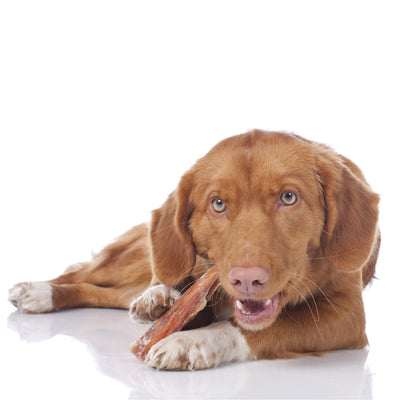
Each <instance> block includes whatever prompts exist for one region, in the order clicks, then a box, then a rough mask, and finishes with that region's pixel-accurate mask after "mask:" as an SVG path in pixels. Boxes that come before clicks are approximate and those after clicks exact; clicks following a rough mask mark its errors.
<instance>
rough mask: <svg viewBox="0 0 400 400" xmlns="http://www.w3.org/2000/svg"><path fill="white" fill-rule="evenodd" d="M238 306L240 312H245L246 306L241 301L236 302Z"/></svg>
mask: <svg viewBox="0 0 400 400" xmlns="http://www.w3.org/2000/svg"><path fill="white" fill-rule="evenodd" d="M236 306H237V308H238V309H239V310H241V311H243V310H244V304H243V303H242V302H241V301H240V300H236Z"/></svg>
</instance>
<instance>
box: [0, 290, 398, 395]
mask: <svg viewBox="0 0 400 400" xmlns="http://www.w3.org/2000/svg"><path fill="white" fill-rule="evenodd" d="M378 286H379V284H378ZM378 290H379V288H378ZM369 292H372V290H369ZM1 310H2V317H3V318H4V319H3V321H4V323H3V326H4V325H6V326H7V327H6V328H5V330H4V329H3V332H2V338H3V341H2V357H1V359H2V364H3V372H2V374H3V379H4V382H3V383H2V384H1V389H0V391H4V393H5V394H6V395H5V396H0V397H1V398H4V399H5V398H7V399H24V398H29V399H73V398H74V399H103V398H104V399H106V398H107V399H150V398H152V399H158V398H168V399H178V398H180V399H192V398H198V399H208V398H211V399H236V398H240V399H261V398H262V399H266V398H303V399H319V398H334V399H336V398H338V399H342V398H350V399H353V398H355V399H358V398H362V399H369V398H378V399H380V398H382V399H387V398H399V397H396V396H397V395H399V394H400V392H399V391H398V388H397V387H398V386H397V384H396V383H397V382H396V380H397V376H398V372H396V370H395V369H394V365H395V363H393V361H392V362H390V359H391V357H390V355H388V354H385V348H386V345H387V344H388V343H386V345H385V341H382V340H380V341H379V342H377V343H376V346H375V344H371V348H370V349H365V350H356V351H339V352H335V353H332V354H327V355H324V356H323V357H320V358H315V357H307V358H304V359H299V360H279V361H260V362H248V363H242V364H231V365H225V366H222V367H220V368H216V369H211V370H205V371H197V372H165V371H156V370H153V369H150V368H148V367H146V366H145V365H143V364H142V363H141V362H140V361H138V360H137V359H135V357H134V356H133V355H132V354H131V353H130V352H129V350H128V346H129V344H130V343H131V342H132V341H133V340H134V339H135V338H137V337H138V336H139V335H140V334H141V333H142V332H143V331H144V329H146V326H142V325H138V324H134V323H132V322H130V320H129V319H128V315H127V312H126V311H123V310H102V309H77V310H69V311H60V312H55V313H50V314H41V315H29V314H22V313H19V312H18V311H15V310H14V308H13V307H12V306H11V305H7V304H6V305H5V304H4V303H3V304H2V306H1ZM381 333H382V332H381ZM380 337H382V335H380ZM389 338H390V336H389V337H388V340H389ZM392 356H393V357H394V354H392ZM396 368H397V367H396ZM396 391H397V392H396ZM0 394H1V393H0Z"/></svg>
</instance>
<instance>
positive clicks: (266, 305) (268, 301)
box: [264, 299, 271, 307]
mask: <svg viewBox="0 0 400 400" xmlns="http://www.w3.org/2000/svg"><path fill="white" fill-rule="evenodd" d="M270 304H271V299H268V300H267V301H265V302H264V307H268V306H269V305H270Z"/></svg>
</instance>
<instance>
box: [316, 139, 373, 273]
mask: <svg viewBox="0 0 400 400" xmlns="http://www.w3.org/2000/svg"><path fill="white" fill-rule="evenodd" d="M316 167H317V174H318V177H319V180H320V185H321V192H322V201H323V203H324V208H325V227H324V230H323V233H322V237H321V246H322V250H323V253H324V256H325V257H327V259H328V261H329V263H330V264H331V265H332V266H334V267H335V268H337V269H339V270H342V271H355V270H357V269H359V268H361V267H362V266H363V265H364V264H365V263H366V262H367V261H368V258H369V256H370V254H371V251H372V250H373V248H374V241H375V240H376V234H377V222H378V202H379V196H378V195H377V194H375V193H374V192H373V191H372V190H371V188H370V187H369V186H368V184H367V183H366V181H365V179H364V177H363V175H362V172H361V171H360V169H359V168H358V167H357V166H356V165H355V164H353V163H352V162H351V161H350V160H348V159H346V158H345V157H342V156H340V155H338V154H336V153H334V152H333V151H332V150H331V149H329V148H325V147H322V146H321V147H320V148H319V155H318V156H317V162H316Z"/></svg>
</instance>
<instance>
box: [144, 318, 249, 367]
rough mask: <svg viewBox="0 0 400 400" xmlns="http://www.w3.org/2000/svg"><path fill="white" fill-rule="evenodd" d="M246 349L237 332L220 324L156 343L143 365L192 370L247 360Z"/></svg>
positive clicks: (178, 333) (227, 323) (179, 334)
mask: <svg viewBox="0 0 400 400" xmlns="http://www.w3.org/2000/svg"><path fill="white" fill-rule="evenodd" d="M249 355H250V348H249V346H248V344H247V342H246V339H245V338H244V336H243V335H242V333H241V332H240V329H239V328H237V327H234V326H233V325H232V324H231V323H230V322H228V321H223V322H218V323H215V324H212V325H210V326H207V327H204V328H200V329H194V330H192V331H184V332H177V333H174V334H172V335H171V336H168V337H166V338H165V339H163V340H161V341H159V342H158V343H156V344H155V345H154V346H153V347H152V348H151V349H150V351H149V353H148V355H147V357H146V359H145V363H146V364H147V365H149V366H150V367H153V368H157V369H167V370H196V369H204V368H210V367H215V366H217V365H219V364H222V363H226V362H230V361H245V360H248V359H249Z"/></svg>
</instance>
